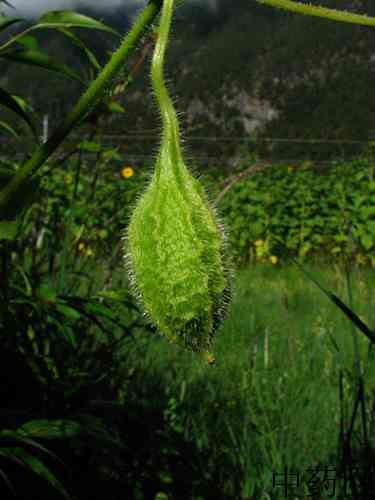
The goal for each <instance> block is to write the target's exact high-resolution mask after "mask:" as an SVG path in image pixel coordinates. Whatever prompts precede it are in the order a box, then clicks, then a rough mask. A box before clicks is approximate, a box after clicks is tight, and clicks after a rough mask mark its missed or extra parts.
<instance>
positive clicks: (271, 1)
mask: <svg viewBox="0 0 375 500" xmlns="http://www.w3.org/2000/svg"><path fill="white" fill-rule="evenodd" d="M256 1H257V2H258V3H261V4H265V5H270V6H271V7H277V8H279V9H284V10H288V11H290V12H297V13H298V14H306V15H308V16H316V17H324V18H326V19H331V20H333V21H340V22H342V23H352V24H362V25H365V26H375V18H374V17H369V16H366V15H365V14H354V13H352V12H348V11H345V10H336V9H327V8H326V7H321V6H319V5H316V6H314V5H310V4H304V3H300V2H293V1H292V0H256Z"/></svg>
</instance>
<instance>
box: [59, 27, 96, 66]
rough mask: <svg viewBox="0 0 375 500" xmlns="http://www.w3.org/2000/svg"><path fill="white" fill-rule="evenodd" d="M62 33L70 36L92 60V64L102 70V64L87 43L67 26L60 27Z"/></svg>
mask: <svg viewBox="0 0 375 500" xmlns="http://www.w3.org/2000/svg"><path fill="white" fill-rule="evenodd" d="M58 30H59V31H61V33H64V35H66V36H67V37H69V38H70V39H71V40H73V42H74V43H75V44H76V45H77V47H79V48H80V49H81V50H82V51H83V52H84V53H85V54H86V56H87V59H88V60H89V61H90V62H91V64H92V65H93V66H94V67H95V68H96V69H97V70H98V71H100V69H101V66H100V64H99V63H98V60H97V59H96V57H95V55H94V54H93V52H91V50H89V49H88V48H87V47H86V45H85V44H84V43H83V42H82V40H80V39H79V38H78V36H76V35H74V34H73V33H72V32H70V31H69V30H68V29H65V28H58Z"/></svg>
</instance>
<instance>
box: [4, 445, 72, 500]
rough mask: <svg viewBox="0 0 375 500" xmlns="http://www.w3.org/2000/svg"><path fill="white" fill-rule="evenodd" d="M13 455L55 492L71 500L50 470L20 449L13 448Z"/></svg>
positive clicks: (37, 459)
mask: <svg viewBox="0 0 375 500" xmlns="http://www.w3.org/2000/svg"><path fill="white" fill-rule="evenodd" d="M13 453H14V454H15V455H16V456H17V457H18V458H19V459H20V460H22V462H23V463H24V464H25V465H27V466H28V468H30V469H31V470H32V471H33V472H34V473H35V474H37V475H38V476H41V477H42V478H43V479H45V480H46V481H48V482H49V483H50V484H51V485H52V486H53V487H54V488H55V489H56V490H58V491H59V492H60V493H61V494H62V495H63V496H64V497H65V498H66V499H67V500H71V499H70V497H69V495H68V493H67V492H66V491H65V489H64V488H63V486H62V485H61V483H60V482H59V481H58V480H57V479H56V477H55V476H54V475H53V474H52V473H51V472H50V470H49V469H48V468H47V467H46V466H45V465H44V464H43V462H42V461H41V460H39V458H36V457H35V456H33V455H31V454H30V453H28V452H26V451H25V450H23V449H22V448H13Z"/></svg>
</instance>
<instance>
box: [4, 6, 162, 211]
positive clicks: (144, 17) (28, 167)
mask: <svg viewBox="0 0 375 500" xmlns="http://www.w3.org/2000/svg"><path fill="white" fill-rule="evenodd" d="M161 4H162V0H150V1H149V3H148V4H147V6H146V7H145V8H144V9H143V11H142V12H141V14H140V15H139V16H138V18H137V21H136V23H135V24H134V26H133V28H132V29H131V31H130V32H129V33H128V35H127V36H126V37H125V38H124V40H123V42H122V43H121V45H120V47H119V48H118V49H117V51H116V52H114V54H113V55H112V57H111V59H110V60H109V62H108V63H107V65H106V66H105V67H104V68H103V70H102V71H101V72H100V73H99V75H98V76H97V78H96V79H95V80H94V81H93V82H92V83H91V85H90V86H89V88H88V89H87V90H86V92H85V93H84V94H83V95H82V96H81V98H80V99H79V101H78V103H77V104H76V106H75V107H74V108H73V110H72V111H71V112H70V113H69V114H68V116H67V117H66V118H65V120H64V121H63V123H62V124H61V125H60V126H59V127H58V128H57V130H56V131H55V133H54V134H53V135H52V136H51V137H50V138H49V139H48V141H47V142H45V143H44V144H43V145H42V146H40V147H38V149H36V151H35V152H34V153H33V155H32V156H31V158H30V159H29V160H28V161H27V162H26V163H25V164H24V166H23V167H22V168H21V169H20V171H19V172H17V174H16V175H15V176H14V177H13V179H12V180H11V181H10V182H9V183H8V184H7V186H5V188H4V189H3V190H2V191H1V192H0V214H1V210H2V209H3V208H4V207H6V206H7V204H8V203H9V202H10V201H11V199H12V198H13V197H14V196H15V194H16V193H17V192H20V190H21V189H22V187H23V186H24V184H25V183H26V182H27V181H28V180H29V179H30V178H31V177H32V176H33V175H34V174H35V173H36V172H37V170H38V169H39V168H40V167H41V166H42V165H43V163H44V162H45V161H46V160H47V159H48V158H49V157H50V156H51V155H52V153H53V152H54V151H55V150H56V149H57V147H58V146H59V145H60V144H61V143H62V142H63V140H64V139H65V138H66V137H67V135H68V134H69V132H71V130H72V129H73V128H74V127H75V126H76V125H77V123H78V122H79V121H80V120H81V119H82V118H83V117H84V116H85V115H86V114H87V113H88V112H89V111H90V109H91V108H92V107H93V105H95V104H96V103H97V102H98V100H100V98H101V97H102V96H103V94H104V92H105V90H106V88H107V86H108V85H109V83H110V82H111V80H112V79H113V77H114V76H115V75H116V74H117V73H118V72H119V71H120V70H121V68H122V67H123V65H124V63H125V61H126V60H127V59H128V57H129V56H130V54H131V53H132V52H133V51H134V49H135V48H136V46H137V44H138V43H139V41H140V40H141V38H142V36H143V35H144V33H145V31H146V30H147V29H148V28H149V27H150V26H151V24H152V22H153V21H154V19H155V17H156V16H157V14H158V13H159V11H160V8H161Z"/></svg>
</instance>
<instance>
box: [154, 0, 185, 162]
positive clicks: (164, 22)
mask: <svg viewBox="0 0 375 500" xmlns="http://www.w3.org/2000/svg"><path fill="white" fill-rule="evenodd" d="M173 6H174V0H164V2H163V8H162V12H161V20H160V27H159V33H158V38H157V41H156V45H155V50H154V55H153V58H152V65H151V80H152V87H153V91H154V93H155V97H156V100H157V102H158V105H159V109H160V113H161V118H162V123H163V136H162V144H163V146H164V147H165V148H166V149H168V150H169V149H170V148H173V152H172V155H173V158H177V157H181V152H180V141H179V123H178V119H177V115H176V110H175V108H174V106H173V102H172V99H171V97H170V95H169V93H168V89H167V87H166V85H165V81H164V74H163V69H164V56H165V50H166V47H167V43H168V38H169V31H170V27H171V21H172V14H173ZM162 149H163V147H162V148H161V150H162ZM157 166H158V165H157ZM172 167H173V165H172Z"/></svg>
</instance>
